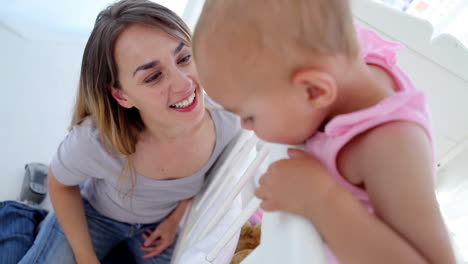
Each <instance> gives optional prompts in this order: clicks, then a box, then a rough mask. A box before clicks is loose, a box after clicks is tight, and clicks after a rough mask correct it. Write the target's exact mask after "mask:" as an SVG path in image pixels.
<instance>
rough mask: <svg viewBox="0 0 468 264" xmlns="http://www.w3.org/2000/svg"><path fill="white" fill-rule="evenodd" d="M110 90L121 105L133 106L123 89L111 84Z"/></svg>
mask: <svg viewBox="0 0 468 264" xmlns="http://www.w3.org/2000/svg"><path fill="white" fill-rule="evenodd" d="M109 91H110V93H111V94H112V97H114V99H115V100H116V101H117V103H119V105H121V106H122V107H125V108H132V107H133V104H132V103H130V101H129V100H128V99H127V97H126V96H125V94H124V92H123V91H122V89H117V88H115V87H114V86H109Z"/></svg>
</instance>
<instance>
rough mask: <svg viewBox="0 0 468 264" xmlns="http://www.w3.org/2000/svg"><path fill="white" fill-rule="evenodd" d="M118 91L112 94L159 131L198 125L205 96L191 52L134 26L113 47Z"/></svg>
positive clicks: (163, 36) (168, 37)
mask: <svg viewBox="0 0 468 264" xmlns="http://www.w3.org/2000/svg"><path fill="white" fill-rule="evenodd" d="M114 56H115V60H116V63H117V68H118V71H119V74H118V76H119V82H120V84H121V89H115V88H111V90H112V95H113V96H114V98H115V99H116V100H117V101H118V102H119V104H120V105H121V106H123V107H126V108H131V107H136V108H137V109H138V110H139V112H140V115H141V117H142V119H143V122H145V125H147V126H148V125H149V123H148V122H151V123H153V124H155V125H158V126H160V127H167V128H173V127H175V126H187V125H189V126H190V125H193V124H196V123H198V122H199V121H200V120H202V117H203V114H204V112H205V107H204V102H203V92H202V89H201V87H200V85H199V82H198V76H197V71H196V69H195V64H194V62H193V60H192V49H191V48H190V47H187V46H186V45H184V44H183V43H182V42H180V41H179V40H177V39H175V38H174V37H172V36H171V35H169V34H167V33H165V32H164V31H162V30H161V29H159V28H156V27H151V26H147V25H141V24H133V25H130V26H129V27H128V28H126V29H125V30H124V31H123V32H122V33H121V34H120V36H119V37H118V38H117V40H116V43H115V50H114Z"/></svg>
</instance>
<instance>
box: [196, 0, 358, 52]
mask: <svg viewBox="0 0 468 264" xmlns="http://www.w3.org/2000/svg"><path fill="white" fill-rule="evenodd" d="M204 34H209V35H210V36H212V37H215V38H216V36H217V35H218V34H221V36H222V38H224V39H223V40H222V43H224V44H225V45H228V46H229V45H233V47H234V46H236V47H238V44H239V43H240V42H239V39H241V40H242V45H243V46H244V49H245V52H246V54H245V57H246V58H249V57H251V56H252V55H254V54H255V53H257V52H258V51H260V52H264V51H265V50H274V51H275V53H277V54H276V55H279V56H280V57H282V58H283V59H286V58H287V57H289V56H291V55H292V53H294V51H303V52H304V51H305V52H307V53H312V54H315V55H323V56H329V55H344V56H346V57H351V58H355V57H356V56H358V54H359V46H358V42H357V38H356V32H355V29H354V24H353V19H352V15H351V10H350V6H349V3H348V1H347V0H269V1H264V0H207V1H206V2H205V6H204V8H203V11H202V15H201V17H200V20H199V22H198V24H197V27H196V30H195V37H194V46H195V49H196V45H209V44H210V43H203V44H202V43H200V44H199V43H198V42H199V39H200V38H203V35H204ZM212 34H214V35H212ZM213 46H215V45H213ZM213 48H220V47H213ZM225 48H226V49H227V50H228V49H229V47H225ZM293 49H294V50H293Z"/></svg>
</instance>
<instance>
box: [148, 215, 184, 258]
mask: <svg viewBox="0 0 468 264" xmlns="http://www.w3.org/2000/svg"><path fill="white" fill-rule="evenodd" d="M178 225H179V221H176V220H174V219H173V218H167V219H166V220H164V221H163V222H162V223H161V224H159V225H158V227H157V228H156V229H154V230H151V229H147V230H146V232H145V233H143V234H142V236H143V238H144V239H145V242H144V243H143V246H141V247H140V249H141V250H143V251H145V252H147V253H146V254H145V255H143V258H151V257H154V256H157V255H159V254H160V253H161V252H163V251H164V250H165V249H166V248H167V247H169V246H170V245H172V243H173V242H174V238H175V236H176V233H177V227H178Z"/></svg>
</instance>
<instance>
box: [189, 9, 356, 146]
mask: <svg viewBox="0 0 468 264" xmlns="http://www.w3.org/2000/svg"><path fill="white" fill-rule="evenodd" d="M194 54H195V59H196V62H197V66H198V71H199V74H200V78H201V81H202V83H203V84H204V87H205V89H206V91H207V93H208V95H209V96H211V97H212V98H213V99H214V100H216V101H218V102H219V103H221V104H222V105H223V106H224V107H225V108H226V109H228V110H230V111H232V112H234V113H237V114H239V115H240V116H241V118H242V125H243V127H244V128H247V129H253V130H254V131H255V133H256V134H257V135H258V136H259V137H260V138H262V139H264V140H266V141H271V142H278V143H285V144H297V143H301V142H303V141H304V140H306V139H307V138H308V137H310V136H311V135H312V134H313V133H314V132H315V131H316V130H317V129H318V128H319V126H320V125H321V124H322V123H323V122H324V121H325V120H326V119H327V118H328V117H329V115H330V113H331V112H332V111H333V106H334V105H335V104H336V102H337V86H339V83H340V78H341V77H340V76H341V75H342V74H346V73H345V71H343V69H347V67H349V66H350V65H351V62H352V61H354V59H355V58H357V57H358V55H359V48H358V43H357V40H356V36H355V30H354V24H353V21H352V17H351V12H350V9H349V4H348V2H347V0H272V1H263V0H207V1H206V3H205V7H204V9H203V12H202V15H201V17H200V20H199V22H198V25H197V27H196V30H195V36H194Z"/></svg>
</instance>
